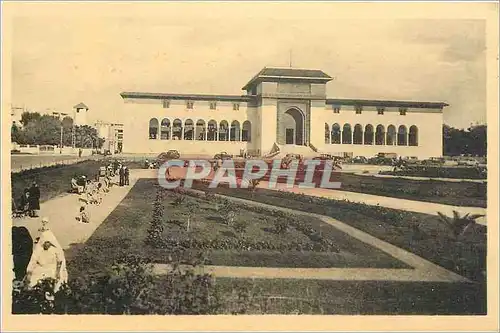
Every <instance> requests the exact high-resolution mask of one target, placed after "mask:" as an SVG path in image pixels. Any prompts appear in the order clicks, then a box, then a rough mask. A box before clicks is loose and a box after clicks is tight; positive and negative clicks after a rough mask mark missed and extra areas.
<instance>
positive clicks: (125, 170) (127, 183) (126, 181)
mask: <svg viewBox="0 0 500 333" xmlns="http://www.w3.org/2000/svg"><path fill="white" fill-rule="evenodd" d="M123 169H124V171H123V173H124V176H125V185H130V170H129V169H128V168H127V167H126V166H124V167H123Z"/></svg>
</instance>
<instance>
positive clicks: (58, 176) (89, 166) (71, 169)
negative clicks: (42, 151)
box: [11, 160, 101, 202]
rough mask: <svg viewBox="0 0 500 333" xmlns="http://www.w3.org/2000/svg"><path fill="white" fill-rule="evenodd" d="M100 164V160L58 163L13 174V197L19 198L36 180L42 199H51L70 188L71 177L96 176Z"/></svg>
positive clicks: (42, 200)
mask: <svg viewBox="0 0 500 333" xmlns="http://www.w3.org/2000/svg"><path fill="white" fill-rule="evenodd" d="M100 166H101V163H100V162H99V161H94V160H86V161H83V162H79V163H75V164H71V165H57V166H51V167H44V168H39V169H33V170H26V171H22V172H19V173H15V174H11V183H12V184H11V185H12V186H11V187H12V197H13V198H14V199H15V200H19V198H20V197H21V195H22V193H23V190H24V189H25V188H27V187H30V186H31V184H32V182H33V181H34V180H36V181H37V183H38V186H39V187H40V201H41V202H44V201H47V200H50V199H52V198H54V197H56V196H58V195H61V194H63V193H66V192H67V191H68V190H69V189H70V183H71V177H73V176H74V175H87V177H90V178H94V177H95V176H96V175H97V173H98V169H99V167H100Z"/></svg>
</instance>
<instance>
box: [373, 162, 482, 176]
mask: <svg viewBox="0 0 500 333" xmlns="http://www.w3.org/2000/svg"><path fill="white" fill-rule="evenodd" d="M380 174H381V175H392V176H411V177H429V178H454V179H486V178H487V172H486V168H484V167H441V166H423V165H414V166H413V165H412V166H407V167H406V168H405V169H403V170H397V171H382V172H380Z"/></svg>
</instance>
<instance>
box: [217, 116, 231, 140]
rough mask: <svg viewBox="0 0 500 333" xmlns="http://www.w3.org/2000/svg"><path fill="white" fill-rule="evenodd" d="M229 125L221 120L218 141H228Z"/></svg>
mask: <svg viewBox="0 0 500 333" xmlns="http://www.w3.org/2000/svg"><path fill="white" fill-rule="evenodd" d="M228 132H229V124H228V123H227V121H225V120H223V121H221V122H220V124H219V141H228V140H229V133H228Z"/></svg>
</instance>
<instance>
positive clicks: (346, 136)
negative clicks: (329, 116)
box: [342, 124, 352, 144]
mask: <svg viewBox="0 0 500 333" xmlns="http://www.w3.org/2000/svg"><path fill="white" fill-rule="evenodd" d="M342 143H346V144H351V143H352V129H351V125H349V124H344V127H343V128H342Z"/></svg>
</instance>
